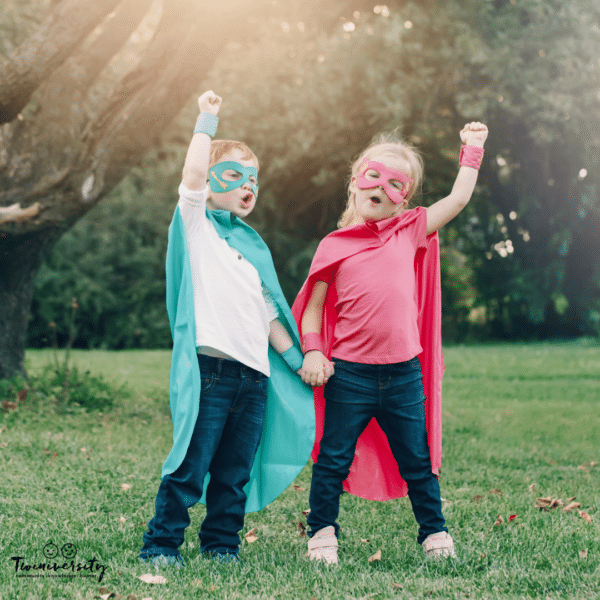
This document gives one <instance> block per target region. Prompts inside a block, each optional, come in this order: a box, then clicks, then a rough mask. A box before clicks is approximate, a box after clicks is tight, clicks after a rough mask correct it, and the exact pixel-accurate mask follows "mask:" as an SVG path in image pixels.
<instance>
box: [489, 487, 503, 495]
mask: <svg viewBox="0 0 600 600" xmlns="http://www.w3.org/2000/svg"><path fill="white" fill-rule="evenodd" d="M489 493H490V494H496V495H497V496H502V492H501V491H500V490H499V489H497V488H494V489H493V490H490V491H489Z"/></svg>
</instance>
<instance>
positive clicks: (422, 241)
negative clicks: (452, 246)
mask: <svg viewBox="0 0 600 600" xmlns="http://www.w3.org/2000/svg"><path fill="white" fill-rule="evenodd" d="M415 210H416V211H417V218H416V219H415V222H414V225H413V227H412V233H413V241H414V245H415V250H416V249H418V248H427V209H426V208H425V207H423V206H419V207H418V208H416V209H415Z"/></svg>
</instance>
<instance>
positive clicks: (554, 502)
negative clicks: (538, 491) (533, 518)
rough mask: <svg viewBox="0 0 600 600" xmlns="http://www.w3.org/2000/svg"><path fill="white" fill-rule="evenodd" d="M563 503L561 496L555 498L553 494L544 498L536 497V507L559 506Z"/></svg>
mask: <svg viewBox="0 0 600 600" xmlns="http://www.w3.org/2000/svg"><path fill="white" fill-rule="evenodd" d="M562 505H563V501H562V500H561V499H560V498H553V497H552V496H547V497H544V498H536V499H535V503H534V506H535V507H536V508H546V509H549V508H558V507H559V506H562Z"/></svg>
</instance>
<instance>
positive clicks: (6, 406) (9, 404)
mask: <svg viewBox="0 0 600 600" xmlns="http://www.w3.org/2000/svg"><path fill="white" fill-rule="evenodd" d="M2 408H3V409H4V410H15V408H17V403H16V402H9V401H8V400H5V401H4V402H3V403H2Z"/></svg>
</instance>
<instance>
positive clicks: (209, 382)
mask: <svg viewBox="0 0 600 600" xmlns="http://www.w3.org/2000/svg"><path fill="white" fill-rule="evenodd" d="M216 381H217V377H216V375H215V374H214V373H209V374H208V375H206V376H203V377H202V381H201V383H200V393H201V394H205V393H206V392H208V391H209V390H211V389H212V388H213V387H214V385H215V383H216Z"/></svg>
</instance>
